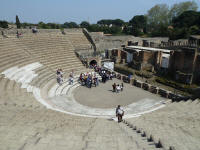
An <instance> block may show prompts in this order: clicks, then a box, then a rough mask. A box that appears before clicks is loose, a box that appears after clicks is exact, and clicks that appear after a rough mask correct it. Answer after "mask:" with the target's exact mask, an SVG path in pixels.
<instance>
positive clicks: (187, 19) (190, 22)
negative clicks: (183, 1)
mask: <svg viewBox="0 0 200 150" xmlns="http://www.w3.org/2000/svg"><path fill="white" fill-rule="evenodd" d="M199 20H200V12H196V11H185V12H183V13H182V14H181V15H180V16H178V17H175V18H174V19H173V20H172V25H173V26H174V27H175V28H183V27H185V28H189V27H191V26H194V25H197V26H200V21H199Z"/></svg>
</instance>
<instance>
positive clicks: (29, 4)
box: [0, 0, 200, 24]
mask: <svg viewBox="0 0 200 150" xmlns="http://www.w3.org/2000/svg"><path fill="white" fill-rule="evenodd" d="M184 1H186V0H1V5H0V20H7V21H9V22H15V16H16V15H18V17H19V19H20V22H29V23H38V22H40V21H43V22H45V23H48V22H54V23H61V24H62V23H64V22H71V21H73V22H76V23H81V22H82V21H88V22H90V23H96V22H97V21H98V20H101V19H117V18H119V19H122V20H124V21H129V20H130V19H131V18H132V17H133V16H135V15H143V14H146V13H147V11H148V10H149V9H151V8H152V7H153V6H155V5H156V4H167V5H169V6H172V5H173V4H175V3H179V2H184ZM194 1H195V2H196V3H197V4H198V7H200V0H194Z"/></svg>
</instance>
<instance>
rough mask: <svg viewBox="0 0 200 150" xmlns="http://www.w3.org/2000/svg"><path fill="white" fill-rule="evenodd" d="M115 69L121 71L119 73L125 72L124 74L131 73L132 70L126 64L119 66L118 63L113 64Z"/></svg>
mask: <svg viewBox="0 0 200 150" xmlns="http://www.w3.org/2000/svg"><path fill="white" fill-rule="evenodd" d="M114 70H115V71H117V72H119V73H121V74H125V75H127V76H128V75H133V73H134V71H133V70H132V69H131V68H128V67H127V66H120V65H116V64H115V68H114Z"/></svg>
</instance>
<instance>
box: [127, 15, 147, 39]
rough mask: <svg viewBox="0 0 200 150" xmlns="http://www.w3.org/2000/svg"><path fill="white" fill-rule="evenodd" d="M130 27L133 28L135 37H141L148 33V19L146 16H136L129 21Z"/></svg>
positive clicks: (132, 31)
mask: <svg viewBox="0 0 200 150" xmlns="http://www.w3.org/2000/svg"><path fill="white" fill-rule="evenodd" d="M129 25H130V26H131V33H132V34H133V35H134V36H140V35H142V34H144V33H146V27H147V17H146V16H144V15H137V16H134V17H133V18H132V19H131V20H130V21H129Z"/></svg>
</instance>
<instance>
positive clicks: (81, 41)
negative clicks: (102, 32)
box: [66, 31, 92, 50]
mask: <svg viewBox="0 0 200 150" xmlns="http://www.w3.org/2000/svg"><path fill="white" fill-rule="evenodd" d="M66 35H68V36H69V40H70V41H71V42H72V45H73V47H74V48H75V50H92V48H91V43H90V42H89V41H88V39H87V38H86V36H85V35H84V33H83V32H82V31H81V32H67V33H66Z"/></svg>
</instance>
